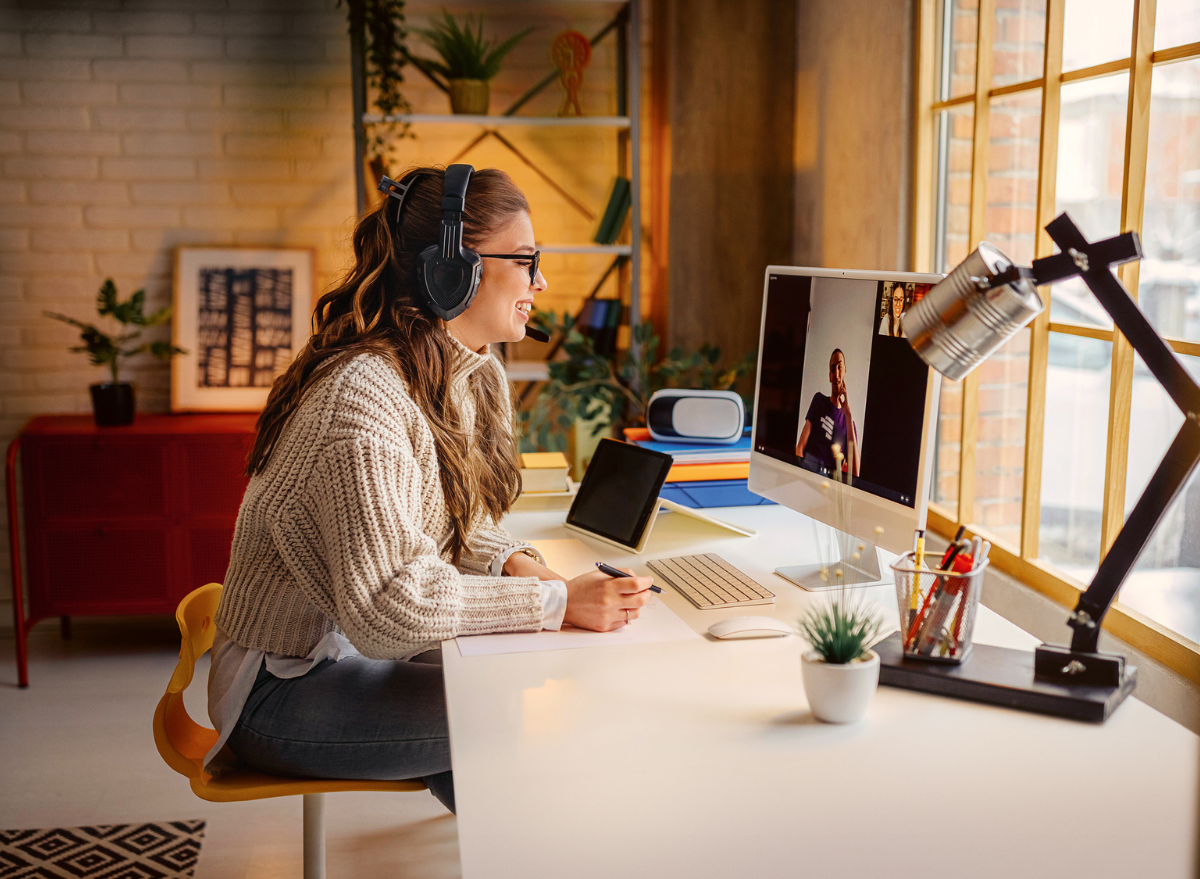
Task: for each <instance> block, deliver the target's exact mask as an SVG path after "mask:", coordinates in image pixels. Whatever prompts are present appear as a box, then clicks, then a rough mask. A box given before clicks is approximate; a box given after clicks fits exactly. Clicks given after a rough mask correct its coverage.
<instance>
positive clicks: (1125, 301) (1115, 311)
mask: <svg viewBox="0 0 1200 879" xmlns="http://www.w3.org/2000/svg"><path fill="white" fill-rule="evenodd" d="M1046 231H1047V232H1048V233H1050V237H1051V239H1053V240H1054V243H1055V244H1057V245H1058V247H1059V250H1060V251H1061V252H1060V253H1057V254H1055V255H1054V256H1052V257H1047V258H1046V259H1042V260H1038V261H1036V262H1035V263H1034V269H1033V270H1032V274H1033V275H1034V276H1035V277H1039V278H1045V279H1046V280H1045V281H1042V280H1039V281H1038V283H1046V282H1048V281H1050V280H1062V279H1063V278H1064V277H1069V276H1070V275H1073V274H1079V275H1080V276H1081V277H1082V278H1083V280H1084V283H1086V284H1087V285H1088V288H1089V289H1090V290H1091V291H1092V293H1093V294H1095V296H1096V299H1097V300H1098V301H1099V302H1100V304H1101V305H1102V306H1103V307H1104V310H1105V311H1107V312H1108V313H1109V314H1110V315H1111V316H1112V319H1113V323H1114V324H1115V325H1116V327H1117V329H1118V330H1120V332H1121V333H1122V334H1123V335H1124V336H1125V338H1127V339H1128V340H1129V343H1130V345H1132V346H1133V349H1134V351H1136V352H1137V353H1138V354H1139V355H1140V356H1141V358H1142V360H1143V361H1144V362H1145V364H1146V366H1147V368H1148V369H1149V370H1150V372H1151V373H1152V374H1153V375H1154V377H1155V378H1156V379H1158V381H1159V383H1160V384H1162V386H1163V388H1164V390H1166V392H1167V393H1168V394H1169V395H1170V397H1171V399H1172V400H1174V401H1175V404H1176V405H1177V406H1178V407H1179V408H1180V410H1182V412H1183V416H1184V422H1183V427H1182V428H1180V430H1179V433H1178V434H1177V435H1176V437H1175V439H1174V441H1173V442H1172V443H1171V447H1170V449H1168V451H1167V454H1166V456H1165V457H1164V458H1163V460H1162V462H1161V463H1160V464H1159V465H1158V469H1157V470H1155V471H1154V476H1153V477H1151V479H1150V483H1149V485H1147V486H1146V489H1145V491H1143V492H1142V496H1141V497H1140V498H1139V499H1138V502H1137V504H1136V505H1135V506H1134V508H1133V511H1132V512H1131V513H1130V514H1129V518H1128V519H1127V520H1126V522H1125V525H1124V526H1123V527H1122V528H1121V530H1120V532H1119V533H1118V534H1117V537H1116V539H1115V540H1114V541H1113V544H1112V547H1111V548H1110V549H1109V551H1108V553H1107V554H1106V555H1105V556H1104V559H1103V561H1101V563H1100V566H1099V568H1098V569H1097V570H1096V576H1095V577H1093V578H1092V582H1091V585H1089V586H1088V588H1087V590H1086V591H1085V592H1084V593H1083V595H1082V596H1081V597H1080V599H1079V604H1078V605H1077V606H1076V608H1075V612H1074V613H1073V614H1072V615H1071V618H1070V625H1071V627H1072V629H1074V635H1073V636H1072V639H1071V653H1076V654H1085V653H1086V654H1094V653H1095V652H1096V646H1097V642H1098V640H1099V637H1100V622H1101V620H1103V619H1104V615H1105V614H1106V613H1107V612H1108V608H1109V606H1110V605H1111V604H1112V603H1113V601H1114V600H1115V599H1116V597H1117V591H1118V590H1119V589H1120V588H1121V584H1122V583H1124V582H1125V578H1126V577H1128V576H1129V572H1130V571H1131V570H1133V566H1134V565H1135V564H1136V563H1137V559H1138V556H1139V555H1141V553H1142V550H1143V549H1144V548H1145V546H1146V543H1147V542H1148V541H1149V540H1150V536H1151V535H1152V534H1153V533H1154V529H1155V528H1156V527H1157V526H1158V523H1159V522H1160V521H1161V520H1162V518H1163V516H1164V515H1166V512H1167V510H1168V509H1170V506H1171V504H1172V502H1173V501H1174V500H1175V498H1176V496H1177V495H1178V494H1179V491H1180V489H1181V488H1183V486H1184V484H1185V483H1186V482H1187V480H1188V477H1189V476H1190V475H1191V473H1192V471H1193V470H1194V469H1195V468H1196V464H1197V463H1198V462H1200V386H1197V384H1196V382H1195V381H1194V380H1193V379H1192V377H1191V376H1190V375H1189V374H1188V372H1187V370H1185V369H1184V368H1183V364H1181V363H1180V362H1179V360H1178V359H1177V358H1176V357H1175V355H1174V353H1173V352H1172V351H1171V349H1170V348H1169V347H1168V346H1167V343H1166V342H1165V341H1163V338H1162V336H1160V335H1159V334H1158V333H1157V332H1156V331H1155V330H1154V328H1153V327H1152V326H1151V325H1150V322H1149V321H1148V320H1146V316H1145V315H1144V314H1142V312H1141V310H1140V309H1139V308H1138V307H1137V303H1135V302H1134V301H1133V299H1132V298H1131V297H1130V295H1129V293H1128V292H1126V290H1125V288H1124V287H1122V286H1121V282H1120V281H1118V280H1117V279H1116V277H1115V276H1114V275H1113V273H1112V271H1111V270H1110V265H1111V263H1112V262H1127V261H1129V260H1131V259H1139V258H1140V257H1141V255H1142V250H1141V243H1140V242H1139V240H1138V237H1137V235H1136V233H1134V232H1126V233H1124V234H1123V235H1118V236H1117V237H1116V238H1109V239H1108V240H1106V241H1098V242H1096V243H1095V244H1089V243H1088V241H1087V239H1086V238H1084V237H1083V233H1082V232H1080V231H1079V229H1078V228H1077V227H1076V226H1075V224H1074V223H1073V222H1071V218H1070V217H1068V216H1067V215H1066V214H1060V215H1059V216H1058V217H1057V218H1055V219H1054V221H1053V222H1051V223H1050V224H1049V225H1048V226H1047V227H1046ZM1064 258H1066V259H1069V260H1070V262H1071V263H1072V264H1073V265H1074V268H1075V270H1074V271H1068V270H1067V266H1066V264H1065V260H1064ZM1062 272H1065V274H1063V273H1062Z"/></svg>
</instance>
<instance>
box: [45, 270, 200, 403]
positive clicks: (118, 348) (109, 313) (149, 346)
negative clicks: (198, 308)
mask: <svg viewBox="0 0 1200 879" xmlns="http://www.w3.org/2000/svg"><path fill="white" fill-rule="evenodd" d="M145 303H146V291H145V290H138V291H136V292H135V293H134V294H133V295H132V296H130V297H129V299H127V300H126V301H125V302H120V301H118V299H117V286H116V284H114V283H113V280H112V278H107V279H106V280H105V281H104V283H103V284H102V285H101V286H100V292H99V293H98V294H97V295H96V311H97V312H98V313H99V314H100V316H101V317H111V318H113V319H114V320H116V321H117V323H119V324H120V325H121V327H122V330H121V332H118V333H117V334H115V335H110V334H108V333H105V332H102V331H101V330H100V329H98V328H97V327H96V326H94V325H93V324H85V323H83V322H82V321H77V320H75V318H73V317H67V315H65V314H59V313H57V312H54V311H47V312H44V314H45V315H46V317H52V318H54V319H55V320H61V321H62V322H63V323H68V324H70V325H71V326H73V327H78V328H79V330H80V331H81V332H80V333H79V338H80V340H81V341H82V342H83V344H82V345H79V346H78V347H75V348H72V349H71V350H72V351H82V352H85V353H86V354H87V355H88V359H90V360H91V361H92V364H93V365H95V366H107V367H108V368H109V369H110V370H111V372H112V381H111V382H101V383H98V384H94V385H92V386H91V391H92V413H93V415H94V416H95V418H96V425H97V426H98V427H117V426H120V425H122V424H132V423H133V409H134V397H133V385H131V384H129V383H128V382H123V381H121V380H120V366H121V359H122V358H124V357H132V356H133V355H134V354H140V353H141V352H143V351H149V352H150V353H151V354H152V355H154V356H155V357H157V358H158V359H159V360H164V361H166V360H170V359H171V358H172V357H174V356H175V355H176V354H182V353H184V351H183V349H182V348H176V347H175V346H174V345H172V344H171V343H170V342H143V343H142V344H140V345H136V346H134V347H131V348H129V347H122V346H124V345H127V344H128V343H130V342H132V341H134V340H135V339H137V338H138V337H139V336H141V334H142V332H141V330H134V331H133V332H126V331H125V329H124V328H125V327H129V326H135V327H156V326H159V325H161V324H165V323H166V322H167V321H169V320H170V319H171V306H169V305H167V306H164V307H163V308H160V309H159V310H158V311H155V312H153V313H151V314H144V313H143V307H144V306H145Z"/></svg>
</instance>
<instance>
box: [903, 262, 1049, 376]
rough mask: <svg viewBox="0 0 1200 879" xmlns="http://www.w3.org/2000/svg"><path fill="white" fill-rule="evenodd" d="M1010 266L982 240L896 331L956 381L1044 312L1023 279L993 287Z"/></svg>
mask: <svg viewBox="0 0 1200 879" xmlns="http://www.w3.org/2000/svg"><path fill="white" fill-rule="evenodd" d="M1011 266H1012V262H1011V261H1010V260H1009V259H1008V257H1006V256H1005V255H1004V254H1003V253H1001V252H1000V251H999V250H998V249H996V248H995V247H994V246H992V245H991V244H988V243H987V242H986V241H984V242H981V243H980V245H979V247H978V248H976V249H975V251H974V252H972V253H971V255H970V256H968V257H967V258H966V259H965V260H963V261H962V262H961V263H960V264H959V265H958V267H957V268H956V269H954V271H952V272H951V273H950V274H949V275H947V276H946V278H945V280H943V281H942V282H941V283H940V284H938V285H937V286H935V287H934V288H933V289H932V290H930V291H929V292H928V293H927V294H925V296H924V297H922V299H921V300H920V301H919V302H917V303H916V304H915V305H913V306H912V307H911V308H909V309H908V311H907V312H905V313H904V315H903V317H901V319H900V326H901V328H902V329H903V331H904V334H905V335H906V336H907V337H908V341H909V344H910V345H912V347H913V350H915V351H916V352H917V354H919V355H920V356H921V359H922V360H924V361H925V362H926V363H928V364H929V365H930V366H932V367H933V368H934V369H936V370H937V371H938V372H940V373H941V374H942V375H944V376H946V377H947V378H950V379H953V380H955V381H958V380H960V379H962V377H963V376H965V375H966V374H967V373H969V372H970V371H971V370H973V369H974V368H975V367H976V366H978V365H979V364H980V363H982V362H983V361H984V360H986V359H987V358H988V356H989V355H991V353H992V352H993V351H995V350H996V349H997V348H999V347H1000V346H1001V345H1003V344H1004V343H1005V342H1007V341H1008V340H1009V339H1011V338H1012V337H1013V336H1015V335H1016V334H1017V332H1018V331H1019V330H1020V329H1021V328H1022V327H1024V326H1026V325H1027V324H1028V323H1029V322H1030V321H1031V320H1033V319H1034V318H1035V317H1037V316H1038V315H1039V314H1041V313H1042V311H1043V310H1044V309H1045V307H1046V306H1045V305H1044V304H1043V303H1042V298H1041V297H1040V296H1038V293H1037V290H1036V289H1035V288H1034V286H1033V284H1031V283H1030V282H1029V281H1028V280H1026V279H1024V278H1020V279H1018V280H1016V281H1013V282H1010V283H1007V284H1001V285H1000V286H998V287H994V286H992V285H993V282H994V279H995V277H996V276H997V275H999V274H1000V273H1001V272H1003V271H1005V270H1006V269H1008V268H1010V267H1011Z"/></svg>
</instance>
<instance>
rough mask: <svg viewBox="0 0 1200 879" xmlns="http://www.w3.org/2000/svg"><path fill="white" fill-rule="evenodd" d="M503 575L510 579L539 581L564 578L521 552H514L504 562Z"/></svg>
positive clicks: (564, 580) (564, 579)
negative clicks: (523, 578)
mask: <svg viewBox="0 0 1200 879" xmlns="http://www.w3.org/2000/svg"><path fill="white" fill-rule="evenodd" d="M504 573H505V574H507V575H508V576H510V577H537V578H538V579H539V580H562V581H563V582H566V579H567V578H566V577H564V576H563V575H562V574H556V573H554V572H553V571H552V570H550V569H549V568H547V567H546V566H545V565H543V564H541V563H539V562H538V561H537V559H535V558H533V557H532V556H528V555H526V554H525V553H523V552H514V553H513V554H512V555H510V556H509V557H508V559H507V560H506V561H505V562H504Z"/></svg>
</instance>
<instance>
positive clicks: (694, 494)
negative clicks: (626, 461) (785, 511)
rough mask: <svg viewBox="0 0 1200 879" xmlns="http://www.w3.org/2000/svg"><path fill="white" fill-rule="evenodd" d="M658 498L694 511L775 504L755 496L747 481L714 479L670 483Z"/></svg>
mask: <svg viewBox="0 0 1200 879" xmlns="http://www.w3.org/2000/svg"><path fill="white" fill-rule="evenodd" d="M658 496H659V497H661V498H665V499H666V500H669V501H674V502H675V503H677V504H683V506H685V507H691V508H692V509H704V508H706V507H757V506H766V505H768V504H774V503H775V501H769V500H767V499H766V498H765V497H763V496H762V495H758V494H755V493H754V492H752V491H751V490H750V489H749V487H748V480H745V479H713V480H710V481H707V482H668V483H666V484H665V485H664V486H663V487H662V491H660V492H659V493H658Z"/></svg>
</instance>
